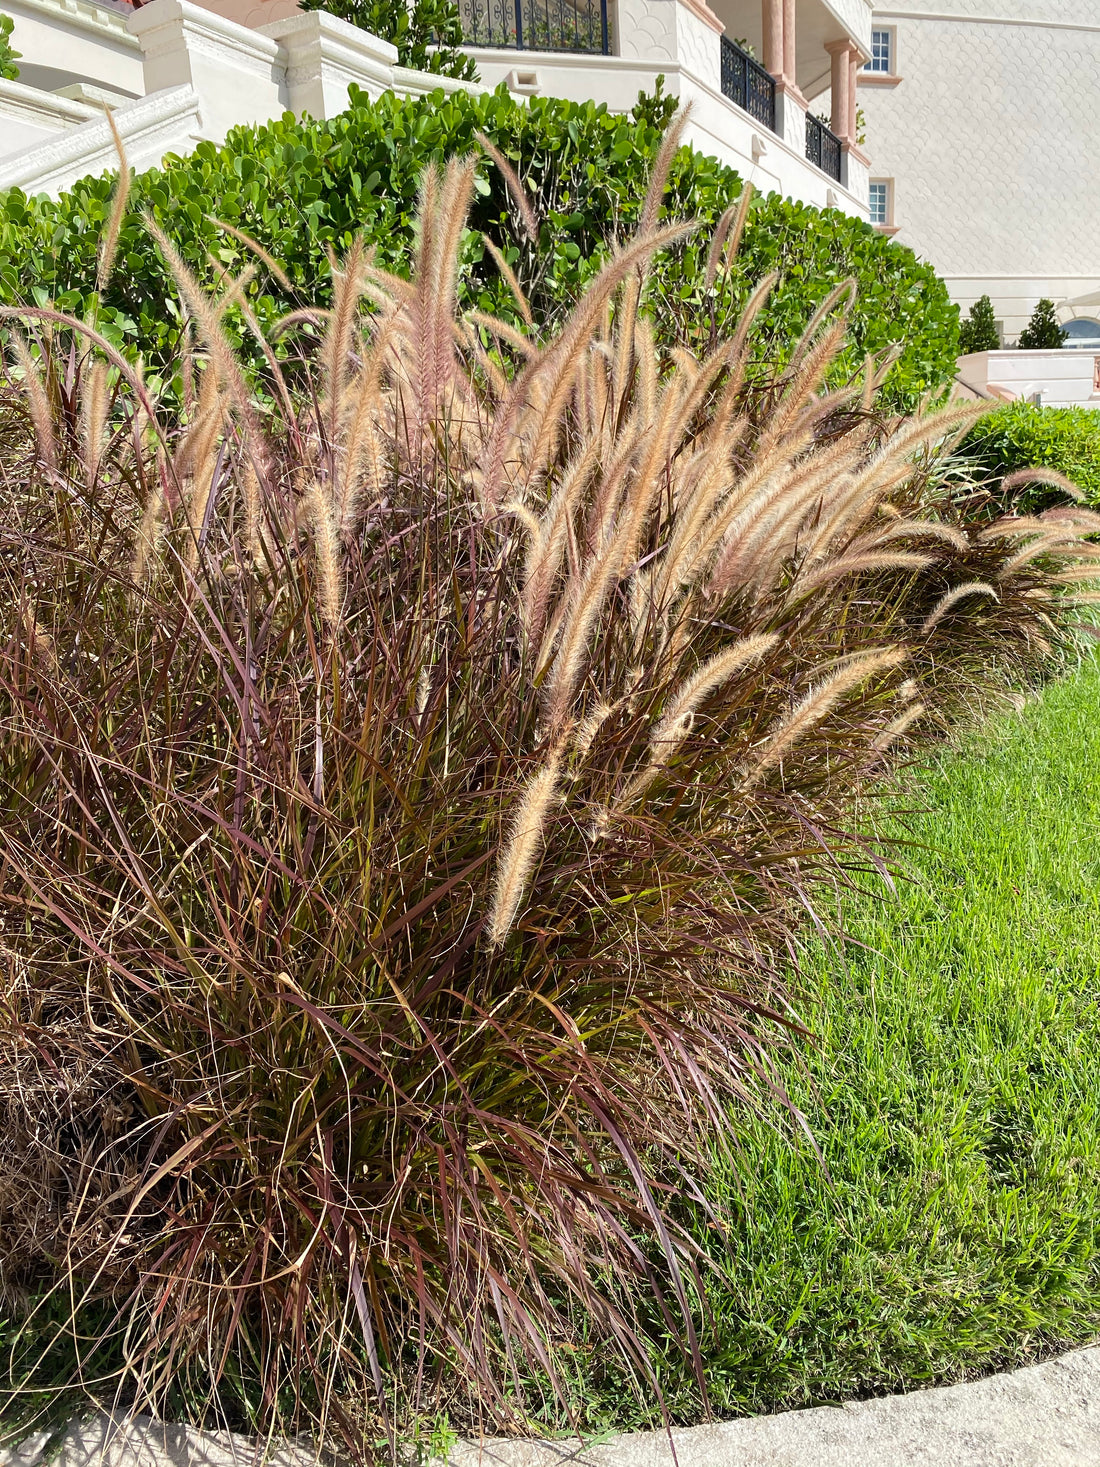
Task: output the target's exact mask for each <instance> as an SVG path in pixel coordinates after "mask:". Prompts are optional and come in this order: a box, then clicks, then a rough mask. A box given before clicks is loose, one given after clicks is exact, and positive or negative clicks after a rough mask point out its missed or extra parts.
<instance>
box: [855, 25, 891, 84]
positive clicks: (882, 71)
mask: <svg viewBox="0 0 1100 1467" xmlns="http://www.w3.org/2000/svg"><path fill="white" fill-rule="evenodd" d="M876 36H885V37H886V56H885V61H886V65H885V66H879V65H876V62H877V61H878V60H879V59H880V58H879V57H877V56H876V55H875V37H876ZM896 51H897V28H896V26H892V25H884V26H878V25H876V26H872V28H871V54H870V56H869V57H868V58H867V60H866V61H865V62H864V63H863V66H862V68H861V73H862V75H864V76H897V74H898V65H897V55H896Z"/></svg>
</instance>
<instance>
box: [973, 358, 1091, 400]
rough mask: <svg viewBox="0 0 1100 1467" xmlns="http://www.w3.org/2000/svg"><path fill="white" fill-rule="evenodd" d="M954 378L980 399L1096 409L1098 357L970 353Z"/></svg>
mask: <svg viewBox="0 0 1100 1467" xmlns="http://www.w3.org/2000/svg"><path fill="white" fill-rule="evenodd" d="M958 375H959V377H960V378H961V380H962V381H963V382H965V383H966V385H967V386H968V387H973V388H975V389H976V390H977V391H978V392H979V393H980V394H982V395H983V396H990V397H1000V398H1004V399H1005V400H1006V401H1011V400H1016V399H1023V400H1024V401H1038V402H1039V403H1040V404H1041V405H1042V406H1043V407H1087V408H1100V356H1096V355H1094V353H1093V352H1090V351H1071V350H1062V351H979V352H971V353H970V354H969V355H967V356H963V357H960V358H959V362H958Z"/></svg>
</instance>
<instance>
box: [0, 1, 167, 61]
mask: <svg viewBox="0 0 1100 1467" xmlns="http://www.w3.org/2000/svg"><path fill="white" fill-rule="evenodd" d="M11 9H12V10H14V11H15V12H16V14H18V12H19V11H20V10H26V11H29V12H30V13H31V14H32V15H38V16H41V17H42V19H43V20H48V21H53V22H54V23H56V22H58V21H60V22H62V24H64V25H67V26H71V27H72V29H73V30H77V31H87V32H88V33H89V34H90V35H93V36H95V37H97V38H98V39H99V40H101V41H102V40H103V39H104V38H105V36H107V37H109V38H110V39H111V41H113V42H114V43H115V44H116V45H118V46H122V47H124V48H125V49H126V50H128V51H136V50H138V49H139V47H138V43H137V41H136V40H135V39H134V37H133V36H132V35H131V34H130V32H129V30H128V29H127V20H128V17H127V16H125V15H123V14H122V12H121V11H118V10H109V9H108V8H107V6H106V5H93V4H90V3H89V0H11Z"/></svg>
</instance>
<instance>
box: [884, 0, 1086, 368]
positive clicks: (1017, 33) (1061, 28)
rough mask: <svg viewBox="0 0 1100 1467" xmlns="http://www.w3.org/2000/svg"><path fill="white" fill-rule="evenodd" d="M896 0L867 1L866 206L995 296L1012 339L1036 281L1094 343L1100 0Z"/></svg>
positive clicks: (957, 280)
mask: <svg viewBox="0 0 1100 1467" xmlns="http://www.w3.org/2000/svg"><path fill="white" fill-rule="evenodd" d="M905 6H906V8H905V9H881V10H879V9H876V11H875V14H874V21H873V25H872V42H871V50H872V56H871V58H870V62H869V65H868V66H867V67H865V68H864V69H863V70H861V71H860V73H859V76H858V83H857V92H856V95H857V101H858V105H859V107H860V108H861V109H862V112H863V115H864V117H865V126H866V132H867V137H868V140H869V147H870V149H871V151H872V154H873V159H874V162H873V166H872V168H871V173H870V179H869V185H868V187H869V198H870V207H871V217H872V221H873V222H874V223H876V224H877V225H878V226H879V227H880V228H882V229H884V230H887V231H888V232H890V233H893V234H895V235H896V237H897V239H898V240H899V241H901V242H902V243H904V244H907V245H910V246H911V247H912V248H913V249H914V250H916V251H917V253H918V254H919V255H921V256H923V257H924V258H925V259H927V260H928V261H929V262H930V263H931V264H932V265H933V266H934V267H935V269H936V270H937V271H938V272H939V274H940V275H942V276H943V277H944V279H945V280H946V282H947V285H948V288H949V289H950V291H951V294H952V297H953V298H954V299H955V300H956V301H958V303H959V305H960V306H961V307H962V308H963V310H964V311H965V310H966V309H967V308H968V307H969V306H970V305H971V304H973V302H974V301H976V300H977V299H978V297H979V296H981V295H988V296H989V297H990V299H991V300H992V302H993V307H994V314H995V316H996V317H997V319H998V322H999V324H1000V329H1001V332H1002V342H1003V343H1004V344H1005V345H1006V346H1007V345H1009V344H1011V343H1014V342H1015V341H1016V338H1017V337H1018V336H1019V333H1020V331H1021V330H1022V329H1023V327H1024V325H1025V324H1026V322H1027V319H1028V317H1029V316H1030V314H1031V312H1032V310H1033V308H1034V306H1035V304H1036V302H1037V301H1038V300H1039V299H1040V298H1041V297H1043V296H1047V297H1049V298H1050V299H1052V300H1053V301H1054V302H1055V303H1056V305H1057V306H1058V308H1059V315H1060V316H1061V318H1062V320H1063V322H1073V323H1074V324H1073V325H1072V326H1071V332H1072V336H1073V339H1074V340H1076V341H1077V342H1079V343H1080V344H1081V345H1089V344H1093V343H1094V342H1095V340H1096V338H1098V337H1100V324H1098V318H1100V189H1098V187H1097V159H1098V155H1100V109H1098V99H1100V92H1098V90H1097V82H1096V78H1097V77H1098V76H1100V0H905ZM1090 77H1091V78H1092V79H1093V80H1092V81H1090V80H1089V78H1090ZM1071 344H1072V342H1071Z"/></svg>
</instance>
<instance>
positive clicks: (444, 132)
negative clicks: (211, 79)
mask: <svg viewBox="0 0 1100 1467" xmlns="http://www.w3.org/2000/svg"><path fill="white" fill-rule="evenodd" d="M671 106H672V104H671V102H670V100H669V99H668V98H664V97H662V96H660V94H659V92H658V94H657V95H656V96H653V97H648V98H646V97H639V105H638V106H637V107H636V108H635V109H634V112H633V113H632V114H631V115H629V116H617V115H613V114H612V113H610V112H608V110H607V109H606V107H603V106H596V105H595V104H593V103H570V102H564V101H559V100H555V99H552V98H536V99H533V100H532V101H531V102H530V103H529V104H528V105H519V104H517V103H516V102H515V101H514V100H513V99H512V98H511V97H509V96H508V94H507V92H505V91H504V90H503V89H501V90H498V91H497V92H494V93H491V94H487V95H482V96H470V95H467V94H465V93H458V94H455V95H453V96H445V95H444V94H442V93H435V94H433V95H432V96H430V97H424V98H416V99H399V98H397V97H395V96H393V95H392V94H387V95H386V96H383V97H382V98H381V99H380V100H379V101H378V102H371V101H370V99H369V98H368V97H367V96H366V95H365V94H363V93H361V92H354V93H353V98H352V105H351V106H350V108H349V109H348V111H346V112H344V113H342V114H341V115H340V116H338V117H335V118H332V119H331V120H329V121H327V122H312V121H306V122H298V121H295V120H294V119H293V118H292V117H291V116H290V115H289V114H288V115H286V116H284V117H283V118H281V119H279V120H278V121H274V122H271V123H269V124H267V125H266V126H263V127H242V128H238V129H235V130H234V131H233V132H232V133H231V134H230V135H229V137H228V139H227V142H226V145H225V146H224V147H222V148H216V147H214V146H213V145H212V144H210V143H203V144H200V146H199V147H198V148H197V149H196V151H195V152H194V153H193V154H191V155H189V156H188V157H186V158H175V157H172V158H168V159H166V160H165V163H164V166H163V167H161V168H159V169H151V170H150V171H149V172H147V173H143V174H141V175H139V176H138V177H137V178H136V179H135V181H134V185H133V189H132V191H131V196H130V204H129V211H128V214H127V217H126V219H125V222H124V224H123V229H122V235H121V246H120V252H119V257H118V264H117V265H116V268H115V273H114V277H113V279H112V281H111V283H110V285H109V287H108V289H107V291H106V293H105V297H104V299H103V301H102V302H97V298H96V296H95V293H94V287H95V276H96V249H97V246H98V243H99V238H100V233H101V231H102V229H103V226H104V222H105V220H106V218H107V215H108V211H109V208H110V201H111V194H112V190H113V187H114V184H113V180H112V179H111V178H110V177H109V176H104V177H101V178H97V179H85V180H83V181H81V182H80V183H78V184H77V185H76V186H75V188H74V189H73V190H72V192H71V193H69V194H67V195H64V196H63V197H62V198H61V199H60V200H59V201H57V202H52V201H50V200H48V199H46V198H44V197H39V198H28V197H26V196H25V195H24V194H22V193H21V192H20V191H19V190H17V189H13V190H11V191H9V192H8V194H7V195H5V196H4V197H3V198H2V199H0V295H2V297H3V298H4V299H5V300H7V301H12V300H29V301H32V302H37V303H39V304H44V303H45V302H46V301H47V300H49V299H54V300H56V301H57V302H58V303H59V305H61V306H62V307H63V308H65V309H66V310H69V311H72V312H75V313H77V314H80V313H82V312H86V311H89V310H92V309H94V308H96V307H97V305H98V309H99V319H100V323H101V328H102V329H104V330H105V332H106V334H108V335H109V336H113V337H114V338H115V340H116V341H117V342H118V343H119V344H120V345H127V346H128V347H129V348H131V349H132V350H135V351H140V352H141V353H142V354H143V355H144V357H145V360H146V362H147V363H149V364H150V365H151V366H152V367H153V368H154V369H155V368H157V367H158V366H160V365H161V364H163V363H165V362H167V361H169V360H170V359H171V355H172V349H173V346H174V344H175V342H176V340H177V339H178V336H179V332H180V330H181V320H180V312H179V307H178V305H177V303H176V292H175V288H174V285H173V282H172V280H171V276H170V274H169V272H168V269H167V267H166V265H165V264H164V261H163V260H162V259H161V257H160V255H159V254H158V252H157V251H156V249H155V248H153V247H152V245H151V243H150V239H149V236H148V234H147V233H146V231H145V228H144V225H143V223H142V218H141V216H142V213H143V212H148V213H150V214H152V216H153V217H154V218H155V219H156V220H157V222H158V223H159V224H160V225H161V227H162V228H163V229H164V230H165V231H166V232H167V233H168V234H169V236H170V237H172V239H173V240H174V241H175V242H176V244H177V246H178V247H179V249H180V251H181V253H182V255H183V257H184V258H185V259H186V260H187V261H188V263H189V264H190V265H191V266H192V267H193V268H194V269H195V270H196V271H197V273H198V274H199V275H200V276H201V277H202V278H204V279H206V280H210V279H212V278H213V268H214V267H213V265H212V264H211V261H210V256H213V257H214V259H215V260H216V261H217V262H218V263H219V264H220V265H222V266H224V267H225V268H227V269H230V270H235V269H239V268H241V267H242V266H243V264H244V263H245V262H246V259H248V258H249V256H248V252H247V250H246V249H245V248H244V247H243V246H241V245H239V244H238V243H237V241H236V240H235V239H234V238H232V237H231V236H229V235H227V234H226V233H225V231H224V230H222V229H220V228H219V227H218V224H217V222H216V220H217V219H222V220H225V221H226V222H228V223H230V224H232V225H234V226H236V227H237V228H238V229H241V230H243V231H245V232H246V233H248V234H249V235H251V236H253V237H254V238H255V239H257V240H258V241H259V242H260V243H261V244H262V245H263V246H264V248H265V249H267V250H268V251H269V252H270V253H271V254H272V255H273V256H274V258H275V259H277V260H278V261H280V262H281V263H282V264H283V265H284V267H285V269H286V271H287V273H288V275H289V277H290V279H291V280H292V281H293V282H294V285H295V287H296V291H297V292H298V293H299V298H298V299H297V300H296V301H295V302H293V303H296V304H300V303H301V298H302V297H305V298H308V299H310V300H318V299H320V300H321V301H322V303H323V300H324V296H325V292H326V290H327V285H326V276H327V262H326V250H327V249H328V248H329V247H332V248H334V249H335V250H337V251H338V252H339V251H342V250H344V249H346V248H347V246H348V245H349V244H350V242H351V240H352V238H353V237H354V235H355V234H356V233H357V232H358V231H360V230H361V231H363V232H364V233H365V235H366V237H367V239H368V240H369V242H370V243H372V244H373V245H374V246H375V248H376V251H377V258H378V260H379V263H382V264H385V265H387V266H390V267H394V268H397V269H401V268H402V267H403V265H404V263H405V262H406V261H407V259H408V256H409V251H410V248H411V245H412V238H413V216H414V213H415V208H416V197H417V186H418V181H419V178H420V175H421V173H422V171H423V169H424V167H425V165H426V164H427V163H428V162H429V160H431V159H437V160H441V159H443V158H444V157H446V156H448V155H452V154H456V153H464V152H467V151H469V150H471V149H473V148H476V147H477V142H476V134H477V133H478V131H482V132H484V133H486V134H487V135H488V136H489V137H490V138H491V139H492V140H493V142H494V143H495V144H496V146H497V147H498V148H499V149H500V150H501V151H502V152H503V153H504V154H505V155H506V156H507V157H508V158H509V159H510V160H512V162H513V163H514V165H515V167H516V168H517V170H518V171H519V173H520V175H521V176H522V177H523V179H524V182H525V184H526V186H527V188H528V189H529V190H530V192H531V196H532V200H533V202H534V204H535V207H536V210H537V211H538V213H539V218H540V221H541V237H540V240H539V243H538V247H537V248H535V247H533V246H528V245H526V244H525V243H524V242H523V240H522V231H521V230H520V229H519V227H518V220H517V219H516V218H515V217H513V216H514V213H515V208H514V204H512V203H511V202H510V200H509V196H508V191H507V188H506V186H505V184H504V181H503V179H502V177H501V175H500V172H499V170H498V169H496V168H495V167H494V166H492V165H491V164H489V163H488V162H486V166H485V167H484V168H483V169H482V170H481V173H480V176H479V179H478V185H477V187H478V192H477V196H476V201H475V205H474V209H473V213H472V216H471V220H470V223H471V229H470V231H469V232H468V235H467V238H466V242H465V247H464V256H465V263H466V266H467V278H466V280H465V282H464V292H465V299H466V303H467V304H468V305H474V304H476V305H479V306H481V307H482V308H484V309H489V310H498V311H502V312H507V311H508V310H509V309H510V297H509V296H508V293H507V290H506V289H505V287H504V285H503V283H502V281H501V280H500V277H499V275H498V272H497V270H496V268H495V266H494V265H493V263H492V261H491V259H490V258H489V256H488V253H487V252H486V251H485V249H484V246H483V243H482V238H481V234H482V233H483V232H484V233H486V234H488V235H489V236H490V238H492V239H494V240H495V241H496V242H498V243H500V244H502V245H503V246H504V248H505V252H506V254H507V255H508V257H509V259H510V261H511V263H512V264H513V265H514V266H515V268H516V269H517V272H518V273H519V274H520V277H521V279H523V280H524V282H525V284H526V285H527V286H528V287H529V288H530V290H531V292H532V296H533V300H534V304H535V305H536V307H537V310H538V311H539V312H540V313H541V314H542V315H543V316H546V317H551V318H552V317H553V315H554V313H555V311H557V310H560V309H562V308H564V307H566V306H568V304H569V303H570V302H571V301H573V300H574V299H575V298H576V295H577V293H578V291H579V290H580V289H581V288H582V286H583V285H584V283H585V281H586V280H587V279H588V278H590V276H591V275H592V274H593V272H594V271H595V269H596V268H597V267H598V263H599V260H600V258H601V257H602V256H603V255H604V254H605V253H606V250H607V248H608V243H609V241H610V240H612V239H613V238H615V237H620V238H621V237H624V236H626V235H628V234H629V233H630V232H631V231H632V230H633V229H634V227H635V225H636V224H637V221H638V217H639V213H640V210H641V205H642V200H643V198H644V195H645V188H646V180H647V176H648V173H649V169H650V167H651V164H652V161H653V158H654V156H655V154H656V152H657V149H658V146H659V143H660V137H661V131H662V128H663V126H664V124H665V122H666V121H667V119H668V116H669V112H670V110H671ZM741 186H742V185H741V179H740V178H739V176H738V175H737V173H736V172H735V171H734V170H733V169H731V168H729V167H727V166H725V165H724V164H722V163H719V162H718V161H717V160H716V159H714V158H710V157H706V156H704V155H703V154H701V153H697V152H695V151H693V150H692V149H690V148H687V147H685V148H682V149H681V150H680V153H679V155H678V157H677V158H676V160H675V163H674V165H673V168H672V172H671V176H670V180H669V189H668V192H667V194H666V198H665V208H666V212H667V214H669V215H670V216H673V217H695V218H699V219H700V220H702V221H703V224H704V225H713V224H714V223H715V222H716V221H717V219H718V218H719V216H720V215H721V213H722V211H723V210H724V209H725V208H726V207H727V205H728V204H729V203H730V202H731V200H734V199H736V197H737V196H738V195H739V193H740V191H741ZM708 244H709V231H708V230H706V229H705V228H704V229H703V230H702V231H700V232H698V233H696V234H695V235H693V236H692V237H690V238H689V239H688V240H687V241H686V242H685V243H683V244H681V245H679V246H677V247H676V248H675V249H674V250H672V251H671V252H670V256H669V258H667V259H666V260H665V261H664V262H663V263H662V266H661V269H660V270H659V271H656V272H654V278H655V284H654V293H655V296H656V297H657V299H655V301H654V307H655V314H656V315H657V319H658V320H659V321H660V322H661V325H662V330H663V331H664V332H665V334H666V335H671V336H673V337H674V338H679V339H681V340H684V341H691V342H692V343H693V344H695V345H699V344H700V343H701V341H702V340H703V339H705V338H707V337H709V336H711V335H712V334H714V333H715V332H716V331H720V330H721V329H723V328H724V326H725V325H726V324H727V323H728V321H729V319H730V318H732V317H733V316H734V315H735V314H736V313H737V312H738V311H739V309H740V308H741V306H742V305H743V303H744V301H745V300H746V299H747V297H748V295H749V294H750V292H751V290H752V288H753V286H754V284H755V282H756V281H758V280H759V279H760V278H761V277H762V276H763V275H765V274H766V273H768V272H769V271H771V270H773V269H777V270H778V271H779V272H780V280H779V284H778V286H777V287H776V289H775V290H774V292H773V294H772V297H771V300H770V302H769V304H768V306H767V308H766V310H765V313H764V315H763V316H762V318H761V323H760V330H759V332H758V333H757V348H756V349H757V352H758V354H759V357H760V358H761V359H762V360H764V361H766V362H767V363H768V364H769V365H774V364H776V363H777V362H781V361H782V360H783V358H784V356H785V354H786V353H788V352H789V351H790V350H791V347H792V345H793V343H794V341H795V340H797V338H798V336H799V334H800V332H801V331H802V329H803V327H804V326H805V324H806V322H807V320H808V319H809V317H810V315H811V313H812V312H813V310H814V308H815V307H816V305H817V304H818V303H819V302H820V301H821V299H822V298H823V297H824V295H825V294H826V293H827V291H828V290H829V289H830V288H831V287H832V286H833V285H834V284H836V283H837V282H839V281H841V280H843V279H845V278H846V277H848V276H855V277H856V279H857V281H858V284H859V299H858V302H857V305H856V307H855V311H854V314H853V319H852V323H851V331H850V346H849V347H848V350H847V352H846V354H845V357H844V358H843V360H842V361H841V363H840V366H839V370H840V372H841V373H844V372H848V371H855V370H858V369H859V368H860V367H861V365H862V362H863V358H864V354H865V353H867V352H873V351H877V350H880V349H882V348H884V347H886V346H888V345H890V344H891V343H894V342H899V343H902V344H903V350H902V354H901V358H900V360H899V362H898V364H897V367H896V368H895V370H894V372H893V374H892V377H891V379H890V384H889V387H888V389H887V393H886V401H887V403H888V404H889V405H891V406H895V407H898V408H908V407H911V406H912V405H913V404H914V403H915V402H916V401H917V399H918V398H920V397H921V396H922V395H923V394H925V393H927V392H928V391H929V390H937V389H939V388H941V387H942V386H943V385H944V384H946V383H947V382H948V381H949V380H950V378H951V375H952V373H953V371H954V364H955V356H956V350H957V341H958V309H957V307H956V306H954V305H953V304H952V303H951V301H950V300H949V298H948V295H947V291H946V289H945V287H944V285H943V283H942V281H940V280H939V279H938V277H937V276H936V274H935V272H934V271H933V270H932V268H931V267H930V266H928V265H926V264H923V263H921V262H919V261H918V260H917V259H916V257H915V256H914V255H913V254H912V253H911V252H910V251H909V250H906V249H904V248H901V247H899V246H898V245H895V244H893V243H891V242H890V241H888V240H887V239H885V238H883V237H882V236H881V235H880V234H878V233H877V232H876V231H875V230H873V229H872V228H870V226H868V225H866V224H864V223H863V222H862V221H860V220H858V219H853V218H850V217H849V216H847V215H844V214H841V213H839V212H837V211H835V210H826V211H821V210H817V209H814V208H811V207H810V206H808V205H804V204H798V203H794V202H792V201H790V200H788V199H782V198H780V197H778V196H777V195H769V196H767V197H761V198H757V199H755V200H754V203H753V208H752V212H751V216H750V220H749V225H748V228H747V229H746V233H745V239H744V243H743V245H742V249H741V253H740V255H739V257H738V261H737V264H736V266H735V268H734V270H733V271H732V272H731V273H730V275H729V277H728V278H725V279H722V277H720V278H719V283H718V284H717V285H716V286H715V287H714V288H712V289H711V290H709V291H708V290H707V289H706V288H705V284H704V262H705V259H706V251H707V248H708ZM251 292H252V300H251V304H252V306H253V308H254V310H255V311H256V313H257V315H258V317H259V319H260V321H261V323H266V322H269V321H271V320H272V319H273V318H274V317H275V316H277V315H279V314H281V313H282V312H283V311H285V310H286V309H287V308H288V305H290V304H292V302H291V301H289V300H288V299H287V296H286V295H285V293H284V292H283V291H282V290H281V289H280V288H279V287H278V286H277V285H276V283H275V282H274V281H273V280H272V279H271V278H270V277H269V276H267V275H266V274H265V275H264V276H263V277H262V278H261V279H258V280H257V281H255V282H254V283H253V285H252V287H251ZM657 307H660V309H659V311H658V310H657Z"/></svg>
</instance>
